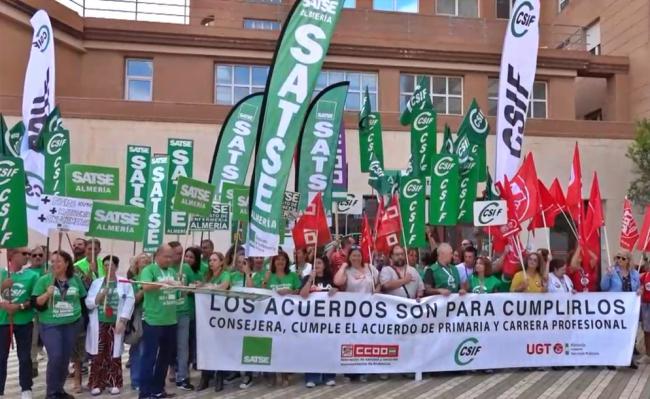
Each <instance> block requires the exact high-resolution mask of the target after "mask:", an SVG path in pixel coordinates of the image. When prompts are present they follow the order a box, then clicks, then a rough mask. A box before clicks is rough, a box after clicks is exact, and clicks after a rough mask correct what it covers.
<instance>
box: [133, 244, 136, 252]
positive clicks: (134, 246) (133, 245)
mask: <svg viewBox="0 0 650 399" xmlns="http://www.w3.org/2000/svg"><path fill="white" fill-rule="evenodd" d="M135 250H136V248H135V241H133V256H135Z"/></svg>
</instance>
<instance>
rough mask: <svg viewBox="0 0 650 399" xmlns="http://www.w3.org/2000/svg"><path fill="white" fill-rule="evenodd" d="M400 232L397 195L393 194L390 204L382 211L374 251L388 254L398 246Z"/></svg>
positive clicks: (400, 224)
mask: <svg viewBox="0 0 650 399" xmlns="http://www.w3.org/2000/svg"><path fill="white" fill-rule="evenodd" d="M401 232H402V223H401V220H400V215H399V202H398V201H397V195H396V194H393V197H392V198H391V200H390V203H389V204H388V206H387V207H386V208H385V209H384V212H383V214H382V217H381V219H380V221H379V226H378V227H377V238H376V239H375V249H376V250H377V251H380V252H383V253H385V254H388V252H390V249H391V248H392V247H393V245H395V244H399V237H400V233H401Z"/></svg>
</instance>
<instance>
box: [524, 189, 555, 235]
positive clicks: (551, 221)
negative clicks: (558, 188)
mask: <svg viewBox="0 0 650 399" xmlns="http://www.w3.org/2000/svg"><path fill="white" fill-rule="evenodd" d="M537 185H538V187H539V211H538V212H537V214H536V215H535V217H534V218H533V220H531V221H530V223H529V224H528V230H533V229H541V228H544V227H547V228H549V229H550V228H551V227H553V226H555V218H556V217H557V215H559V214H560V212H562V209H561V208H560V206H559V205H558V204H557V203H556V201H555V198H553V195H552V194H551V192H550V191H549V190H548V189H547V188H546V186H545V185H544V183H542V181H541V180H538V181H537Z"/></svg>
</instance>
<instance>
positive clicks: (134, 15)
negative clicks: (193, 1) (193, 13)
mask: <svg viewBox="0 0 650 399" xmlns="http://www.w3.org/2000/svg"><path fill="white" fill-rule="evenodd" d="M56 1H57V2H59V3H61V4H63V5H65V6H66V7H68V8H70V9H72V10H74V11H75V12H76V13H77V14H79V15H81V16H82V17H95V18H109V19H126V20H130V21H152V22H167V23H174V24H189V23H190V0H56Z"/></svg>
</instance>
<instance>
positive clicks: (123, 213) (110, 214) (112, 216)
mask: <svg viewBox="0 0 650 399" xmlns="http://www.w3.org/2000/svg"><path fill="white" fill-rule="evenodd" d="M144 226H145V218H144V208H138V207H136V206H131V205H118V204H108V203H105V202H99V201H95V202H93V210H92V213H91V215H90V228H89V230H88V233H87V234H86V235H87V236H91V237H97V238H110V239H113V240H123V241H141V240H142V238H143V237H144Z"/></svg>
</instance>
